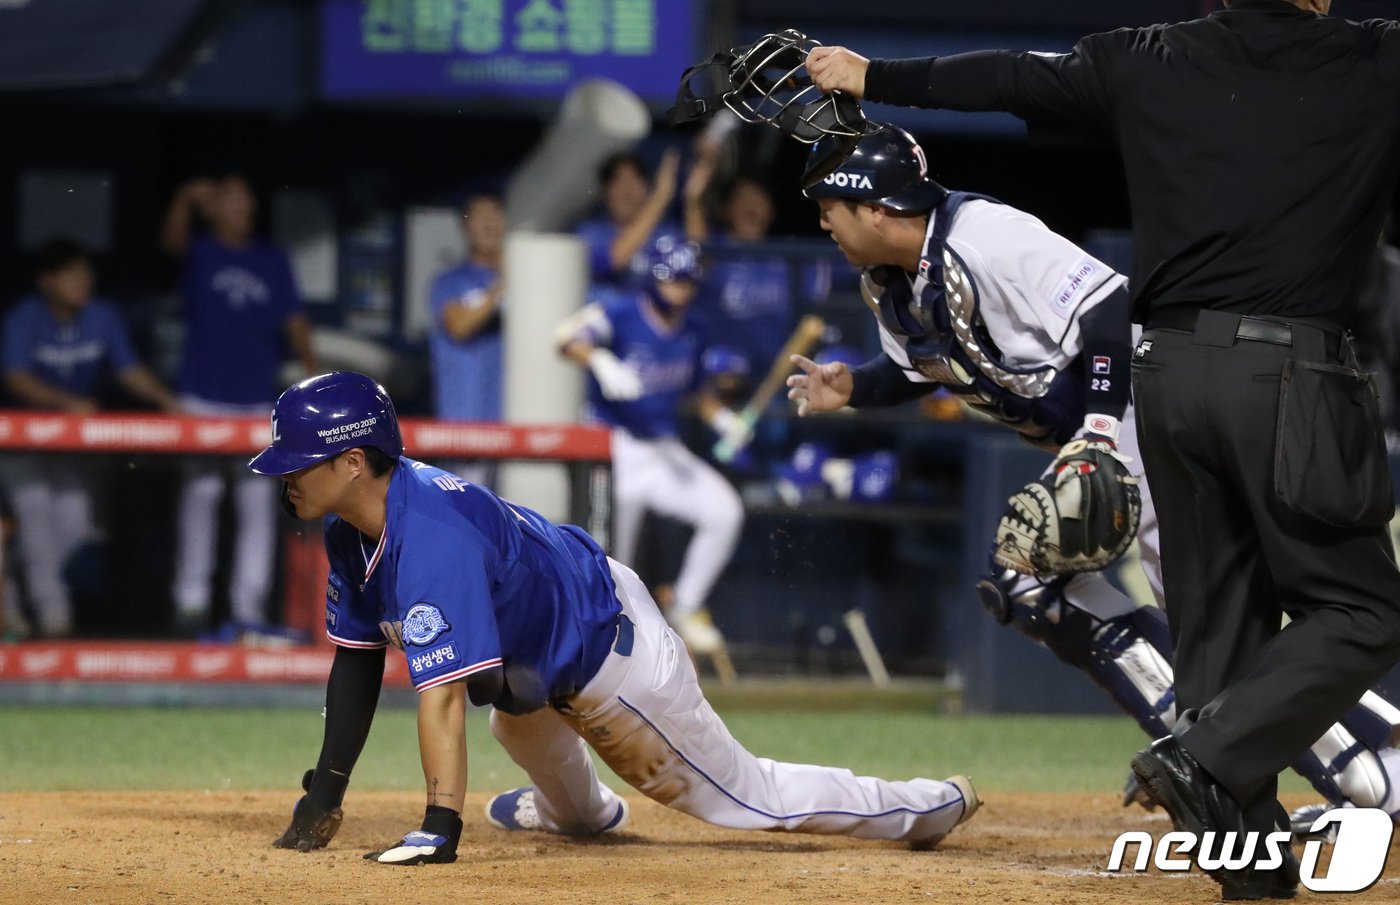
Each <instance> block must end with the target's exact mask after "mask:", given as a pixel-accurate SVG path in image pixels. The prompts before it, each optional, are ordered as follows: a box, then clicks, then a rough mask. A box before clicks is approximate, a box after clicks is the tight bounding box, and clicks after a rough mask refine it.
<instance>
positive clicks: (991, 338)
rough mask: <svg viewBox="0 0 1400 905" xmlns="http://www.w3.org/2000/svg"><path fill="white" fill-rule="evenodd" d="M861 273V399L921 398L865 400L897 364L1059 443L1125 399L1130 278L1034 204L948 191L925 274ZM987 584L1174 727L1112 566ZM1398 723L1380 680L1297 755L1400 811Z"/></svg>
mask: <svg viewBox="0 0 1400 905" xmlns="http://www.w3.org/2000/svg"><path fill="white" fill-rule="evenodd" d="M862 279H863V289H864V290H865V298H866V302H867V304H868V305H869V306H870V307H871V309H872V311H873V312H874V313H875V315H876V317H877V320H878V321H879V324H880V339H881V347H882V349H883V352H884V356H883V357H884V359H885V360H884V361H883V362H882V361H879V360H877V361H876V362H871V363H868V364H867V365H864V366H862V367H861V368H858V369H857V372H856V373H857V390H856V393H855V394H853V398H852V404H853V405H861V404H879V403H880V402H881V401H887V402H890V401H901V400H903V399H908V398H911V397H910V394H909V393H908V392H904V391H899V390H895V391H891V390H890V388H889V383H888V378H886V380H885V389H884V391H883V398H881V396H882V394H880V393H877V394H876V397H875V398H866V399H860V398H858V397H859V396H860V394H861V389H860V386H861V377H860V375H861V374H862V372H865V373H866V375H870V374H875V373H876V372H877V371H878V370H879V369H881V368H883V369H884V370H885V371H886V372H888V371H889V369H890V368H891V366H892V367H896V368H898V370H899V372H901V373H902V375H903V377H904V379H905V380H906V381H908V382H909V383H910V384H923V385H926V386H928V387H929V388H930V389H931V388H932V387H933V386H934V385H943V386H946V387H947V388H948V389H950V390H951V391H953V392H955V393H957V394H958V395H959V396H960V397H961V398H962V399H963V400H964V401H965V402H967V403H968V404H969V405H970V406H972V407H974V408H976V409H978V410H980V411H982V412H984V413H986V414H989V415H990V416H992V417H993V418H996V419H997V420H1000V421H1003V422H1005V423H1006V424H1008V425H1009V426H1010V427H1012V428H1013V429H1015V430H1017V431H1019V432H1021V433H1022V434H1023V435H1024V436H1025V437H1026V438H1027V439H1028V440H1030V441H1031V442H1033V443H1036V444H1037V445H1042V446H1046V447H1048V448H1052V449H1053V448H1055V447H1057V446H1059V445H1060V444H1062V443H1064V442H1066V441H1067V440H1069V439H1070V438H1071V437H1074V436H1076V435H1079V436H1083V435H1085V433H1086V427H1085V425H1086V423H1087V421H1088V420H1089V416H1093V415H1094V414H1095V413H1096V412H1098V413H1102V412H1104V411H1112V399H1113V398H1115V397H1116V398H1118V399H1123V400H1125V399H1126V389H1127V386H1126V380H1127V375H1126V368H1127V366H1128V361H1127V360H1126V359H1127V350H1128V349H1129V348H1130V347H1129V345H1128V343H1127V342H1126V340H1127V327H1126V324H1127V318H1126V312H1127V308H1126V306H1127V303H1128V299H1127V292H1126V279H1125V278H1124V277H1123V276H1122V275H1120V274H1118V273H1116V272H1114V271H1113V269H1112V268H1110V267H1108V265H1106V264H1104V263H1103V262H1101V261H1099V260H1097V259H1095V258H1094V257H1092V256H1091V255H1089V254H1087V253H1086V252H1084V251H1083V250H1082V249H1080V248H1078V247H1077V246H1076V245H1074V244H1073V243H1072V242H1069V241H1068V240H1067V239H1064V238H1063V237H1061V236H1059V235H1057V234H1055V233H1054V232H1052V231H1051V230H1050V229H1048V228H1047V227H1046V226H1045V225H1044V224H1043V223H1041V222H1040V221H1039V220H1038V219H1036V218H1035V217H1033V216H1031V215H1029V214H1027V213H1025V212H1023V211H1019V210H1016V209H1015V208H1012V207H1009V206H1007V205H1004V204H1000V203H997V202H995V201H994V200H992V199H986V198H982V197H980V196H972V195H965V194H960V193H952V194H951V195H950V196H949V197H948V199H947V200H945V201H944V202H943V203H942V204H941V205H939V207H938V208H936V209H935V210H934V211H933V213H932V214H931V215H930V217H929V223H928V229H927V232H926V236H925V248H924V253H923V256H922V258H921V261H920V264H919V269H918V272H917V273H909V272H906V271H904V270H903V269H901V268H890V267H883V268H876V269H875V270H873V271H868V272H867V273H866V274H864V275H863V278H862ZM1113 306H1124V307H1123V308H1121V309H1120V312H1121V315H1122V317H1121V320H1119V321H1117V323H1119V324H1121V325H1122V327H1121V332H1120V334H1119V335H1118V336H1117V338H1116V339H1115V338H1114V337H1113V336H1112V335H1107V334H1105V333H1104V331H1103V330H1102V329H1101V328H1100V327H1099V326H1098V325H1099V324H1101V323H1110V324H1112V323H1114V322H1113V321H1112V319H1111V318H1103V317H1100V316H1096V314H1095V312H1099V314H1100V315H1102V314H1104V313H1108V312H1110V311H1111V310H1112V309H1113ZM1090 324H1094V325H1095V326H1094V327H1093V329H1089V327H1088V325H1090ZM1133 339H1134V341H1135V340H1136V336H1134V337H1133ZM1120 380H1121V381H1123V384H1122V385H1121V386H1116V385H1115V383H1116V382H1117V381H1120ZM865 383H866V386H867V387H868V386H870V385H872V384H877V383H879V381H878V380H871V379H869V378H868V376H867V379H866V381H865ZM1105 384H1107V386H1105ZM905 389H906V390H907V387H906V388H905ZM1120 391H1122V392H1120ZM866 395H867V396H869V394H868V393H867V394H866ZM1119 405H1120V406H1122V403H1121V402H1120V403H1119ZM1121 411H1122V414H1121V429H1120V430H1118V432H1117V434H1116V437H1115V439H1116V441H1117V443H1118V450H1119V452H1120V453H1122V454H1123V455H1124V456H1126V457H1128V458H1129V459H1130V460H1131V466H1130V467H1131V468H1132V470H1133V471H1134V473H1136V474H1137V476H1138V477H1139V480H1140V483H1139V488H1140V492H1141V499H1142V515H1141V523H1140V527H1139V531H1138V542H1139V546H1140V550H1141V553H1142V561H1143V566H1144V571H1145V572H1146V574H1147V578H1148V580H1149V583H1150V584H1151V586H1152V589H1153V592H1154V594H1155V595H1156V597H1157V601H1158V604H1159V606H1160V604H1161V601H1162V580H1161V569H1160V561H1159V556H1158V549H1159V546H1158V534H1157V520H1156V516H1155V514H1154V511H1153V506H1152V497H1151V493H1150V492H1149V490H1148V484H1147V482H1146V480H1145V479H1143V476H1142V475H1141V464H1140V463H1141V457H1140V456H1139V455H1138V451H1137V434H1136V430H1135V428H1134V424H1133V413H1132V407H1131V405H1130V404H1128V405H1126V406H1124V407H1122V409H1121ZM1113 414H1115V415H1117V412H1113ZM1100 423H1101V422H1100ZM978 593H979V596H980V597H981V599H982V602H983V603H984V604H985V605H986V606H987V608H988V609H989V610H991V611H992V612H993V614H994V615H995V616H996V617H997V618H998V619H999V620H1000V621H1002V622H1003V623H1006V622H1011V623H1014V624H1015V625H1016V627H1017V628H1018V629H1020V630H1021V631H1023V632H1024V633H1026V634H1027V635H1029V636H1031V637H1032V638H1034V639H1036V640H1038V641H1041V642H1042V643H1044V644H1045V645H1046V646H1047V647H1049V648H1050V649H1051V650H1052V651H1054V652H1055V654H1056V655H1057V656H1059V657H1060V658H1061V659H1062V660H1065V661H1066V662H1068V663H1071V664H1073V665H1076V666H1078V667H1080V668H1081V669H1084V670H1085V671H1086V672H1088V673H1089V674H1090V676H1091V677H1092V678H1093V679H1094V680H1095V681H1096V682H1097V683H1099V684H1100V685H1101V686H1103V687H1104V689H1105V690H1106V691H1108V693H1109V694H1110V695H1111V696H1112V697H1113V698H1114V700H1115V701H1116V702H1117V703H1118V704H1119V706H1121V707H1122V708H1123V709H1124V710H1125V711H1127V712H1128V713H1130V714H1131V715H1132V716H1133V717H1134V718H1135V719H1136V720H1137V721H1138V723H1139V725H1141V726H1142V727H1143V729H1144V730H1145V731H1146V732H1147V733H1148V734H1149V735H1150V736H1152V737H1153V738H1158V737H1161V736H1163V735H1166V734H1167V733H1168V732H1169V731H1170V729H1171V727H1172V726H1173V725H1174V723H1175V721H1176V716H1177V714H1176V709H1175V695H1174V693H1173V689H1172V679H1173V677H1172V669H1171V658H1172V647H1171V641H1170V638H1169V636H1168V633H1167V630H1166V625H1165V619H1164V618H1163V617H1162V615H1161V612H1160V610H1159V609H1156V608H1152V607H1144V608H1139V607H1138V606H1137V605H1136V604H1135V603H1134V602H1133V601H1132V600H1131V599H1130V598H1128V597H1127V596H1126V595H1124V594H1123V593H1121V592H1120V591H1118V590H1117V589H1116V588H1114V587H1113V586H1112V585H1111V584H1109V582H1108V581H1107V580H1106V579H1105V578H1104V577H1103V574H1102V573H1101V572H1088V573H1081V574H1077V575H1072V576H1071V575H1061V576H1038V577H1036V576H1027V575H1021V574H1017V573H1016V572H1012V571H1010V570H1002V569H996V568H994V569H993V572H992V574H990V575H989V576H988V577H987V579H985V580H984V581H983V582H981V583H980V584H979V587H978ZM1397 726H1400V712H1397V711H1396V709H1395V708H1393V707H1391V706H1390V705H1389V704H1388V703H1386V702H1385V701H1384V700H1383V699H1381V698H1380V697H1378V696H1377V695H1375V694H1374V693H1368V694H1367V695H1366V696H1365V697H1364V698H1363V699H1362V702H1361V703H1360V704H1358V705H1357V707H1356V708H1353V710H1352V711H1351V712H1349V713H1348V715H1347V717H1345V718H1344V719H1343V720H1342V722H1340V723H1338V724H1337V725H1336V726H1334V727H1333V728H1332V729H1331V730H1329V732H1328V733H1327V735H1325V736H1324V737H1323V738H1322V739H1321V740H1319V742H1318V743H1317V744H1316V745H1314V746H1313V748H1312V749H1311V750H1310V751H1309V752H1308V753H1307V754H1305V755H1304V756H1303V757H1302V758H1300V760H1299V762H1298V763H1297V764H1295V768H1296V769H1298V770H1299V772H1301V773H1302V774H1303V775H1304V776H1306V777H1307V778H1308V779H1309V781H1311V782H1312V783H1313V785H1314V787H1315V788H1317V789H1318V791H1319V792H1321V793H1323V794H1324V795H1326V796H1327V797H1328V798H1329V800H1331V801H1333V802H1334V803H1341V802H1343V801H1347V802H1350V803H1353V804H1356V805H1359V806H1373V807H1374V806H1380V807H1385V808H1387V809H1388V810H1390V811H1392V812H1396V811H1397V810H1400V783H1396V782H1392V781H1391V780H1390V777H1389V775H1388V774H1389V773H1390V772H1391V771H1392V770H1396V771H1397V772H1400V753H1398V752H1396V751H1395V749H1394V748H1392V747H1391V741H1390V739H1391V735H1392V733H1393V732H1394V731H1395V728H1396V727H1397Z"/></svg>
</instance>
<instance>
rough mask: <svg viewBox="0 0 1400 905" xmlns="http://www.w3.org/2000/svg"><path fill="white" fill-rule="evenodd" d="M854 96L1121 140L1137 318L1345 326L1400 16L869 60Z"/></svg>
mask: <svg viewBox="0 0 1400 905" xmlns="http://www.w3.org/2000/svg"><path fill="white" fill-rule="evenodd" d="M865 95H866V97H867V98H869V99H870V100H873V101H885V102H888V103H895V104H910V105H917V106H924V107H947V108H950V109H956V110H1007V111H1010V112H1011V113H1013V114H1015V115H1016V116H1019V117H1020V118H1022V119H1024V120H1026V121H1027V123H1028V124H1030V125H1031V126H1032V127H1033V128H1034V127H1046V128H1050V129H1054V130H1055V131H1057V132H1061V133H1063V132H1064V131H1065V130H1067V129H1069V130H1074V131H1078V132H1080V133H1082V134H1083V135H1085V136H1086V137H1096V138H1105V139H1108V140H1109V141H1112V142H1113V143H1115V144H1116V145H1117V146H1118V147H1119V148H1120V150H1121V152H1122V155H1123V162H1124V168H1125V170H1126V173H1127V181H1128V190H1129V193H1130V200H1131V204H1132V211H1133V240H1134V242H1133V249H1134V254H1133V257H1134V260H1133V274H1132V289H1133V296H1134V299H1135V303H1134V319H1135V320H1137V321H1138V322H1139V323H1146V322H1148V320H1149V319H1150V317H1151V315H1152V314H1153V313H1155V312H1158V311H1160V310H1161V309H1163V308H1165V307H1167V306H1187V307H1196V308H1217V309H1222V310H1228V311H1232V312H1237V313H1240V314H1263V315H1279V316H1290V317H1300V316H1321V317H1325V318H1326V319H1327V320H1329V321H1332V322H1334V323H1337V324H1340V325H1344V326H1345V325H1348V324H1350V322H1351V319H1352V316H1353V312H1354V311H1355V307H1356V299H1357V296H1358V294H1359V292H1360V290H1361V286H1362V284H1363V283H1364V281H1365V278H1366V273H1367V268H1366V262H1367V261H1368V260H1369V258H1370V255H1371V254H1372V253H1373V251H1374V250H1375V245H1376V241H1377V238H1378V236H1379V234H1380V230H1381V226H1382V223H1383V221H1384V219H1385V215H1386V212H1387V210H1388V208H1389V206H1390V201H1391V195H1392V193H1393V191H1394V188H1395V179H1396V173H1397V169H1400V27H1398V26H1397V23H1394V22H1389V21H1383V20H1372V21H1368V22H1363V23H1355V22H1348V21H1346V20H1343V19H1334V18H1329V17H1327V16H1321V15H1317V14H1315V13H1310V12H1304V11H1302V10H1300V9H1298V8H1297V7H1296V6H1294V5H1293V4H1292V3H1288V2H1284V0H1235V2H1234V4H1233V5H1232V6H1231V7H1230V8H1229V9H1227V10H1224V11H1221V12H1217V13H1214V14H1212V15H1210V16H1207V17H1206V18H1203V19H1197V20H1194V21H1190V22H1183V23H1179V24H1175V25H1155V26H1152V27H1149V28H1141V29H1120V30H1118V31H1114V32H1109V33H1106V34H1098V35H1091V36H1089V37H1087V38H1084V39H1083V40H1082V41H1080V42H1079V43H1078V44H1077V45H1076V46H1075V48H1074V50H1073V52H1071V53H1068V54H1039V53H1013V52H1011V51H986V52H979V53H970V54H961V55H958V56H952V57H943V58H925V59H921V60H901V61H883V60H872V61H871V63H870V67H869V70H868V71H867V74H866V83H865ZM1073 188H1074V190H1077V191H1084V192H1091V191H1093V190H1094V189H1093V187H1092V186H1087V185H1086V186H1077V187H1073Z"/></svg>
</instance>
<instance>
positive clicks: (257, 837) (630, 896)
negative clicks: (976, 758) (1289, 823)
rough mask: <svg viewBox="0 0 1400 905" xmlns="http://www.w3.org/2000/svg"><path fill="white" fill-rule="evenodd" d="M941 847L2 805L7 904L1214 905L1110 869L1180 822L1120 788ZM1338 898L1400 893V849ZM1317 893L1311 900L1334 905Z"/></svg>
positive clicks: (676, 827)
mask: <svg viewBox="0 0 1400 905" xmlns="http://www.w3.org/2000/svg"><path fill="white" fill-rule="evenodd" d="M988 797H989V800H988V802H987V804H986V805H985V806H984V808H983V810H982V812H981V813H979V814H978V815H977V816H976V817H975V818H974V819H973V820H972V821H971V822H970V823H969V824H967V825H966V826H965V827H962V828H960V829H959V830H957V831H956V832H955V833H954V834H953V835H952V836H950V837H949V838H948V839H947V840H946V841H945V842H944V844H943V847H942V849H941V850H940V851H937V852H928V853H915V852H910V851H908V850H906V849H905V848H904V847H902V846H900V845H896V844H893V843H881V842H861V841H853V840H848V839H841V838H831V837H819V836H799V835H782V834H763V833H741V832H734V831H730V830H721V829H717V828H715V827H711V826H708V825H706V824H703V823H701V822H699V821H697V820H694V819H692V818H689V817H686V816H683V815H681V814H677V813H675V812H673V811H668V810H666V809H664V808H661V807H659V806H657V805H654V804H652V803H651V802H649V801H646V800H643V799H640V798H636V797H633V798H631V799H630V800H631V801H632V804H633V806H634V809H633V823H632V826H631V828H630V830H629V831H627V832H625V833H621V834H619V835H617V836H615V837H607V838H606V839H603V840H589V841H573V840H568V839H562V838H556V837H549V836H544V835H541V834H537V833H520V834H507V833H504V832H501V831H499V830H495V829H493V828H492V827H491V826H489V825H488V824H487V823H486V821H485V819H484V818H483V817H481V816H480V814H481V807H482V806H483V805H484V804H485V800H486V799H485V797H484V796H473V798H472V801H471V804H470V808H469V813H468V815H467V827H466V831H465V833H464V835H463V838H462V845H461V848H460V850H459V851H460V854H461V858H460V860H458V861H457V863H455V864H451V865H438V866H427V867H417V868H391V867H385V866H382V865H375V864H370V863H367V862H364V861H363V860H361V858H360V855H361V853H363V852H365V851H368V850H370V849H372V848H377V847H382V846H383V845H384V844H386V843H389V842H392V841H394V840H397V838H398V837H399V836H400V835H401V834H402V833H403V832H404V831H406V830H408V829H412V828H414V827H415V826H416V825H417V824H416V821H417V819H418V817H419V815H420V814H421V805H420V804H419V802H420V801H421V798H420V797H419V796H418V795H417V794H407V793H365V794H356V793H353V792H352V793H351V795H350V796H349V798H348V799H347V801H346V805H347V814H348V818H347V821H346V824H345V826H344V828H343V829H342V830H341V832H340V835H339V836H338V837H337V838H336V840H335V841H334V842H333V843H332V845H331V847H330V848H329V849H327V850H326V851H324V852H319V853H315V854H309V855H301V854H297V853H294V852H285V851H278V850H275V849H273V848H271V847H270V842H271V840H272V839H273V837H274V836H276V835H277V834H278V833H279V832H281V830H282V829H283V827H284V826H285V824H286V821H287V819H288V815H289V812H290V809H291V803H292V800H293V799H292V797H291V796H290V795H289V794H286V793H258V794H243V793H231V792H209V793H178V794H177V793H153V794H147V793H115V794H113V793H102V794H79V793H43V794H7V795H0V903H6V905H9V903H23V905H40V903H42V905H51V903H58V905H67V903H74V905H78V903H82V905H88V903H93V905H126V903H182V905H183V903H218V905H245V903H246V905H257V903H266V905H302V903H305V905H323V903H399V902H415V903H416V902H424V903H453V902H490V903H493V905H494V903H513V902H522V903H524V902H529V903H541V905H565V903H603V905H615V903H631V902H662V903H677V905H679V903H686V905H691V903H696V905H698V903H711V902H715V903H719V902H723V903H747V902H754V903H764V905H771V903H785V902H800V903H802V905H817V903H827V902H840V903H859V905H881V903H887V902H916V901H933V902H954V903H957V905H979V903H998V905H1010V903H1024V902H1052V903H1055V905H1097V903H1108V902H1133V903H1172V905H1178V903H1207V902H1213V901H1215V897H1216V891H1217V887H1216V886H1215V885H1214V884H1213V883H1211V882H1210V881H1209V880H1208V879H1206V878H1204V877H1202V876H1200V875H1199V874H1191V875H1185V876H1183V875H1171V874H1162V873H1156V872H1153V873H1149V874H1146V875H1141V876H1132V875H1109V874H1106V873H1104V872H1103V868H1104V865H1105V863H1106V861H1107V857H1108V850H1109V847H1110V845H1111V843H1112V840H1113V838H1114V837H1115V836H1116V835H1117V834H1118V833H1120V832H1123V831H1125V830H1130V829H1141V830H1146V831H1148V832H1151V833H1153V834H1154V835H1160V834H1161V833H1163V832H1166V830H1167V828H1168V825H1167V822H1166V819H1165V818H1164V817H1160V816H1158V817H1154V816H1151V815H1147V814H1145V813H1143V812H1141V811H1138V810H1136V809H1134V810H1128V811H1125V810H1122V809H1120V808H1119V807H1118V802H1117V801H1116V799H1115V798H1114V797H1113V796H1111V795H1094V796H1089V795H1053V794H1036V795H1025V794H1016V795H991V796H988ZM1391 855H1392V856H1391V859H1390V863H1389V865H1388V866H1387V870H1386V873H1385V878H1383V879H1382V880H1381V882H1380V883H1378V884H1377V885H1376V886H1374V887H1372V888H1371V889H1370V890H1368V891H1366V892H1365V893H1362V894H1360V895H1357V896H1336V897H1333V898H1335V899H1336V900H1337V901H1338V902H1357V903H1362V902H1382V901H1384V902H1390V901H1400V857H1396V856H1395V851H1394V848H1392V853H1391ZM1327 898H1328V897H1327V896H1320V895H1316V894H1313V893H1309V892H1307V891H1306V890H1304V891H1303V892H1302V893H1301V895H1300V898H1299V901H1303V900H1307V899H1313V900H1319V901H1325V900H1326V899H1327Z"/></svg>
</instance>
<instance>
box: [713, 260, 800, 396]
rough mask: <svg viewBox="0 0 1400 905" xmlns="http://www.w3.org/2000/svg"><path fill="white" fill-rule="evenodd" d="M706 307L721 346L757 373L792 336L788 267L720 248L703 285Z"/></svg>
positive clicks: (789, 270)
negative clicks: (740, 353) (735, 350)
mask: <svg viewBox="0 0 1400 905" xmlns="http://www.w3.org/2000/svg"><path fill="white" fill-rule="evenodd" d="M705 294H706V299H705V302H706V304H705V307H706V308H707V309H708V310H709V311H711V312H713V314H714V315H715V317H716V327H717V329H718V330H720V331H721V334H722V335H723V336H724V337H725V342H726V343H727V344H729V345H732V346H735V347H736V348H738V349H740V350H741V351H743V353H744V354H745V355H746V356H748V359H749V363H750V365H751V366H752V367H753V369H754V370H755V371H756V372H759V373H761V372H762V371H763V370H764V369H765V368H766V367H767V366H768V364H769V362H771V361H772V360H773V357H774V356H775V355H777V354H778V350H779V349H781V348H782V347H783V343H784V342H786V341H787V337H788V334H789V333H791V332H792V268H791V267H790V266H789V264H788V262H787V260H786V259H785V258H783V257H782V256H781V255H775V254H763V253H761V252H758V251H756V250H753V249H746V248H745V247H744V246H742V245H735V244H729V245H721V246H718V253H717V254H716V258H715V263H714V264H713V266H712V267H711V268H710V273H709V277H708V278H707V279H706V281H705Z"/></svg>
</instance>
